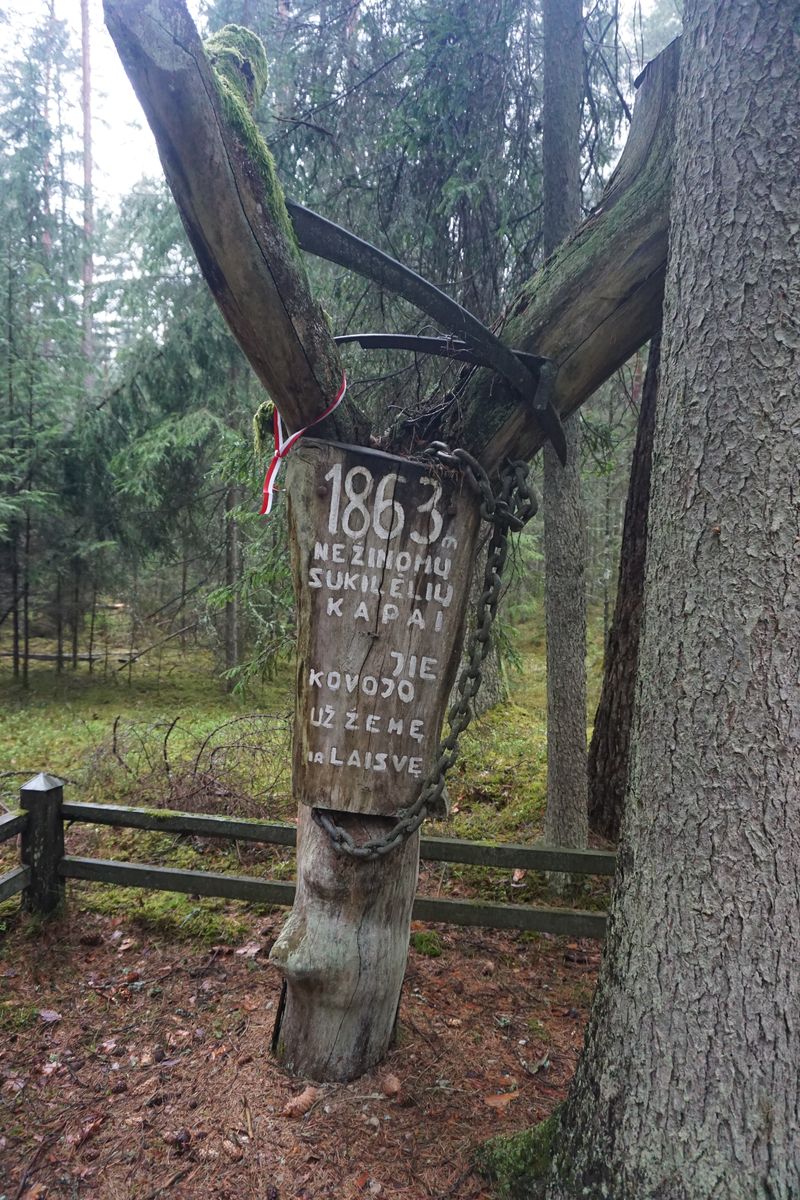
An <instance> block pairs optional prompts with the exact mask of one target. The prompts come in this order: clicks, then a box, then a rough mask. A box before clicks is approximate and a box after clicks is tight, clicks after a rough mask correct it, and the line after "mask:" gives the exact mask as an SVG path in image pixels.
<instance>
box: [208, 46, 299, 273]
mask: <svg viewBox="0 0 800 1200" xmlns="http://www.w3.org/2000/svg"><path fill="white" fill-rule="evenodd" d="M205 50H206V53H207V54H208V58H209V62H210V64H211V67H212V75H213V78H214V81H215V83H216V85H217V91H218V95H219V98H220V100H221V102H222V111H223V114H224V116H225V120H226V122H227V124H228V126H229V128H230V129H231V130H232V131H233V133H234V134H235V135H236V137H237V139H238V141H239V143H240V145H241V147H242V149H243V151H244V154H245V156H246V158H247V160H248V163H249V165H250V166H251V168H252V169H253V170H255V171H256V172H257V173H258V175H259V177H260V179H261V182H262V183H263V186H264V198H265V200H266V203H267V208H268V209H269V213H270V216H271V217H272V219H273V221H274V222H275V225H276V226H277V227H278V229H279V230H280V231H281V233H282V234H283V235H284V237H285V239H286V244H287V247H288V248H289V252H290V254H292V255H293V257H294V259H295V265H296V267H297V268H298V269H299V270H300V271H301V272H302V278H303V280H304V281H305V282H307V280H306V275H305V268H304V267H303V263H302V258H301V255H300V248H299V246H298V244H297V238H296V236H295V232H294V228H293V226H292V223H291V221H290V220H289V214H288V212H287V211H286V199H285V197H284V194H283V188H282V187H281V185H280V181H279V179H278V174H277V171H276V170H275V159H274V158H273V157H272V154H271V152H270V150H269V147H268V146H267V143H266V142H265V141H264V139H263V137H262V136H261V134H260V133H259V131H258V127H257V125H256V123H255V121H254V120H253V114H252V109H253V108H254V107H255V104H256V103H257V101H258V98H259V96H260V95H261V92H262V91H263V88H264V87H265V86H266V82H267V56H266V54H265V52H264V47H263V45H262V44H261V40H260V38H258V37H257V36H256V34H254V33H251V32H250V30H249V29H243V28H242V27H241V26H239V25H226V26H224V28H222V29H221V30H220V31H219V33H217V34H215V35H214V36H213V37H212V38H209V39H208V41H207V42H206V43H205ZM259 89H260V90H259Z"/></svg>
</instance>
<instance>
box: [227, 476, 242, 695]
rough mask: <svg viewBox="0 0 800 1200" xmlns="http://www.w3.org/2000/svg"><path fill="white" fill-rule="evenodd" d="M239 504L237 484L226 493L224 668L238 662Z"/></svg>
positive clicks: (229, 668) (231, 685)
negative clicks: (226, 597) (236, 513)
mask: <svg viewBox="0 0 800 1200" xmlns="http://www.w3.org/2000/svg"><path fill="white" fill-rule="evenodd" d="M238 503H239V489H238V488H237V487H236V485H235V484H233V485H231V487H229V488H228V490H227V493H226V496H225V518H224V519H225V587H226V589H227V591H228V599H227V600H226V601H225V611H224V615H223V621H224V629H225V670H226V671H232V670H233V669H234V668H235V667H238V665H239V597H238V593H237V590H236V589H237V587H238V585H239V569H240V568H239V526H238V524H237V521H236V517H235V515H234V510H235V508H236V505H237V504H238ZM235 686H236V681H235V680H234V679H233V677H232V676H230V675H227V676H226V679H225V689H226V691H228V692H232V691H233V689H234V687H235Z"/></svg>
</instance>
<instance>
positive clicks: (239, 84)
mask: <svg viewBox="0 0 800 1200" xmlns="http://www.w3.org/2000/svg"><path fill="white" fill-rule="evenodd" d="M204 45H205V51H206V54H207V55H208V57H209V60H210V62H211V65H212V67H213V68H214V70H215V71H216V73H217V75H219V76H221V77H222V78H223V79H224V80H225V82H226V83H227V84H228V85H229V87H231V88H232V89H233V91H234V92H236V93H237V94H238V95H239V96H240V98H241V99H242V100H243V101H244V102H245V104H246V105H247V107H248V109H249V111H250V112H252V111H253V109H254V108H255V106H256V105H257V104H258V102H259V100H260V99H261V97H262V96H263V95H264V91H265V89H266V86H267V82H268V80H269V67H268V66H267V55H266V51H265V50H264V45H263V43H262V41H261V38H260V37H258V35H257V34H255V33H252V32H251V31H250V30H249V29H245V28H244V27H243V26H242V25H225V26H224V27H223V28H222V29H220V31H219V33H215V34H213V35H212V36H211V37H210V38H209V39H208V40H207V41H206V42H205V44H204Z"/></svg>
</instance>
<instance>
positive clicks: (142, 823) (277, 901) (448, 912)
mask: <svg viewBox="0 0 800 1200" xmlns="http://www.w3.org/2000/svg"><path fill="white" fill-rule="evenodd" d="M20 800H21V804H22V811H21V812H17V813H8V814H7V815H6V816H3V817H0V842H4V841H7V840H8V839H10V838H12V837H15V836H16V835H17V834H21V835H22V865H21V866H20V867H17V868H15V869H14V870H11V871H9V872H7V873H6V874H5V875H2V876H0V901H2V900H7V899H9V898H10V897H12V896H15V895H17V894H18V893H22V903H23V906H24V907H26V908H27V909H28V910H33V911H41V912H47V911H52V910H53V909H54V908H55V907H57V906H58V904H60V903H61V901H62V900H63V896H64V881H65V880H67V879H82V880H86V881H90V882H95V883H110V884H116V885H118V886H122V887H141V888H153V889H157V890H160V891H170V892H184V893H188V894H191V895H196V896H215V897H222V898H224V899H230V900H246V901H250V902H255V903H259V904H274V905H291V904H292V902H293V900H294V892H295V888H294V884H292V883H284V882H281V881H279V880H267V879H256V878H251V877H249V876H243V875H228V874H222V873H218V872H213V871H186V870H179V869H177V868H172V867H162V866H156V865H154V864H151V863H130V862H115V861H113V860H107V859H96V858H83V857H79V856H75V855H70V854H65V853H64V826H65V824H68V825H71V824H73V823H76V822H77V823H80V824H88V825H106V826H112V827H115V828H120V829H140V830H150V831H157V832H160V833H172V834H177V835H194V836H202V837H218V838H226V839H229V840H235V841H247V842H257V843H261V844H265V845H278V846H289V847H292V846H294V845H295V844H296V841H297V830H296V829H295V827H294V826H293V825H289V824H285V823H281V822H271V821H258V820H249V819H247V818H242V817H219V816H212V815H208V814H198V813H185V812H179V811H175V810H171V809H152V808H132V807H126V806H123V805H116V804H88V803H84V802H78V801H71V800H70V801H65V800H64V799H63V785H62V784H61V782H60V780H58V779H55V778H54V777H53V776H49V775H39V776H37V777H36V779H34V780H31V781H30V782H29V783H28V784H26V785H25V786H24V787H23V788H22V790H21V792H20ZM420 855H421V857H422V858H423V859H426V860H427V861H432V862H446V863H466V864H471V865H474V866H482V867H499V868H503V869H509V870H513V869H515V868H521V869H523V870H530V871H554V872H555V871H557V872H565V873H569V874H584V875H611V874H613V872H614V865H615V857H616V856H615V855H614V854H612V853H609V852H608V851H603V850H571V849H566V848H563V847H558V846H521V845H494V844H492V843H490V842H473V841H463V840H461V839H458V838H422V840H421V844H420ZM413 915H414V917H415V918H416V919H418V920H423V921H438V922H443V923H447V924H453V925H474V926H483V927H485V928H491V929H517V930H531V931H537V932H545V933H554V934H567V935H571V936H573V937H593V938H602V937H603V936H604V933H605V916H604V915H603V914H602V913H597V912H588V911H582V910H578V909H566V908H535V907H533V906H531V905H525V904H500V903H489V902H484V901H478V900H455V899H439V898H429V897H427V896H418V897H417V898H416V900H415V902H414V910H413Z"/></svg>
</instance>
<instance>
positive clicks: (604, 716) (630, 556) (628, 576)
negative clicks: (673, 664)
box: [589, 335, 661, 842]
mask: <svg viewBox="0 0 800 1200" xmlns="http://www.w3.org/2000/svg"><path fill="white" fill-rule="evenodd" d="M660 358H661V338H660V335H656V337H655V338H653V340H652V342H651V343H650V356H649V358H648V360H647V373H646V375H645V380H644V386H643V388H642V400H641V407H640V409H639V424H638V427H637V430H636V445H635V446H634V450H633V461H632V463H631V477H630V483H629V485H628V499H627V502H626V505H625V521H624V523H623V526H622V546H621V550H620V560H619V577H618V580H617V600H616V605H615V607H614V619H613V622H612V624H611V628H610V630H609V635H608V638H607V640H606V660H605V667H604V671H603V688H602V691H601V693H600V701H599V703H598V705H597V714H596V716H595V719H594V731H593V733H592V741H591V744H590V746H589V824H590V826H591V828H592V829H593V830H594V832H595V833H599V834H600V835H601V836H602V837H604V838H608V840H609V841H612V842H616V841H617V839H618V838H619V829H620V823H621V821H622V808H623V802H624V799H625V787H626V785H627V781H628V754H629V749H630V740H631V723H632V720H633V701H634V694H635V691H636V668H637V665H638V661H639V632H640V629H641V622H642V594H643V590H644V560H645V550H646V548H647V516H648V509H649V505H650V464H651V461H652V454H653V429H654V427H655V413H656V397H657V394H658V373H659V364H660Z"/></svg>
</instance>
